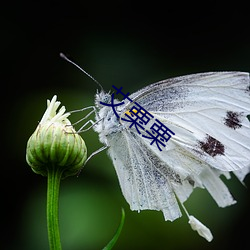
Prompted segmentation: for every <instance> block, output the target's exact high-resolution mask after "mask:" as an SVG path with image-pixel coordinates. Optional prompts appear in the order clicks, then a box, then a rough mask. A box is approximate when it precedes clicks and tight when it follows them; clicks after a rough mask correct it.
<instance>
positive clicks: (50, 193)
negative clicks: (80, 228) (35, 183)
mask: <svg viewBox="0 0 250 250" xmlns="http://www.w3.org/2000/svg"><path fill="white" fill-rule="evenodd" d="M62 172H63V171H62V170H61V169H60V167H58V166H56V167H55V166H54V167H52V168H51V167H49V168H48V185H47V228H48V239H49V246H50V250H61V249H62V247H61V240H60V231H59V212H58V207H59V206H58V203H59V188H60V180H61V176H62Z"/></svg>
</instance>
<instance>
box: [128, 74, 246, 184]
mask: <svg viewBox="0 0 250 250" xmlns="http://www.w3.org/2000/svg"><path fill="white" fill-rule="evenodd" d="M130 98H131V99H132V100H133V101H134V102H137V103H139V104H140V105H141V106H142V107H143V108H144V109H146V110H147V111H149V112H150V113H152V114H153V115H154V116H155V117H156V118H157V119H159V120H161V122H162V123H164V124H165V125H166V126H167V127H169V128H170V129H171V130H172V131H174V132H175V135H174V136H173V137H172V138H171V140H173V142H175V144H176V145H179V146H181V147H183V148H184V149H185V150H187V151H189V152H190V153H191V154H193V155H194V156H195V158H198V159H201V160H202V162H205V163H207V164H208V165H210V166H211V167H214V168H216V169H219V170H222V171H236V172H235V173H237V176H238V177H239V178H240V179H243V178H244V174H246V173H247V172H248V171H249V166H250V161H249V155H250V123H249V121H248V119H247V115H248V114H249V113H250V86H249V75H248V73H243V72H211V73H202V74H194V75H188V76H183V77H177V78H172V79H169V80H165V81H161V82H158V83H155V84H152V85H149V86H147V87H145V88H143V89H141V90H139V91H138V92H135V93H134V94H132V95H131V96H130ZM130 105H131V104H127V109H129V106H130ZM242 169H245V170H244V171H242Z"/></svg>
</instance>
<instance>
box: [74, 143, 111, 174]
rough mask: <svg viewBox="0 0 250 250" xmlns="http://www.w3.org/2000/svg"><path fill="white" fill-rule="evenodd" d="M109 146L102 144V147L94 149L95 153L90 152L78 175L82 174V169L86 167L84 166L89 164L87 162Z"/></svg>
mask: <svg viewBox="0 0 250 250" xmlns="http://www.w3.org/2000/svg"><path fill="white" fill-rule="evenodd" d="M107 148H108V146H102V147H101V148H99V149H97V150H96V151H94V152H93V153H91V154H90V156H89V157H88V158H87V160H86V161H85V162H84V164H83V166H82V167H81V169H80V170H79V172H78V173H77V176H79V175H80V173H81V171H82V169H83V168H84V166H85V165H86V164H87V162H88V161H89V160H90V159H91V158H92V157H93V156H94V155H96V154H98V153H100V152H102V151H103V150H105V149H107Z"/></svg>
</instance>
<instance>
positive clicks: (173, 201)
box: [84, 72, 250, 241]
mask: <svg viewBox="0 0 250 250" xmlns="http://www.w3.org/2000/svg"><path fill="white" fill-rule="evenodd" d="M84 73H86V72H84ZM94 80H95V79H94ZM98 84H99V83H98ZM116 90H117V91H116V93H121V88H120V89H116ZM114 97H115V93H112V94H111V93H107V92H105V91H104V90H103V88H102V87H101V91H97V94H96V96H95V107H94V112H95V121H91V123H92V126H93V129H94V131H96V132H97V133H98V134H99V140H100V142H101V143H103V144H104V147H103V148H101V149H100V150H98V151H96V152H99V151H101V150H102V149H104V148H105V149H106V148H107V152H108V155H109V156H110V158H111V160H112V162H113V165H114V167H115V170H116V173H117V176H118V179H119V183H120V187H121V191H122V193H123V195H124V197H125V199H126V201H127V202H128V203H129V205H130V208H131V210H137V211H141V210H146V209H149V210H160V211H162V212H163V215H164V218H165V220H166V221H168V220H169V221H174V220H175V219H177V218H179V217H181V216H182V213H181V208H180V207H182V208H183V209H184V211H185V213H186V214H187V216H188V218H189V223H190V225H191V227H192V229H194V230H196V231H197V232H198V233H199V234H200V235H201V236H202V237H204V238H205V239H207V240H208V241H211V240H212V238H213V236H212V233H211V232H210V230H209V229H208V228H207V227H206V226H205V225H203V224H202V223H201V222H200V221H199V220H197V219H196V218H195V217H194V216H192V215H189V213H188V211H187V210H186V208H185V206H184V204H183V203H184V202H185V201H186V200H187V199H188V198H189V196H190V194H191V193H192V192H193V190H194V189H195V188H197V187H199V188H203V189H206V190H207V191H208V192H209V193H210V195H211V196H212V198H213V199H214V200H215V202H216V203H217V204H218V206H219V207H226V206H229V205H232V204H234V203H235V202H236V201H235V200H234V198H233V197H232V195H231V194H230V192H229V190H228V188H227V186H226V185H225V183H224V182H223V181H222V179H221V178H220V177H221V176H222V175H224V176H225V177H226V178H228V179H229V178H230V175H231V174H234V175H235V176H236V177H237V178H238V179H239V181H240V182H243V180H244V178H245V176H246V175H247V174H248V173H249V172H250V157H249V156H250V122H249V120H248V115H249V114H250V83H249V74H248V73H245V72H207V73H197V74H191V75H185V76H180V77H175V78H170V79H167V80H163V81H159V82H156V83H153V84H151V85H148V86H146V87H144V88H142V89H140V90H138V91H137V92H135V93H133V94H131V95H128V94H126V95H125V94H124V95H123V97H124V98H123V101H122V102H121V101H119V100H117V99H114ZM138 106H139V107H140V108H141V109H138ZM136 108H137V109H136ZM139 114H140V116H139ZM146 115H147V116H146ZM149 116H150V118H151V125H150V122H148V123H147V122H146V120H145V118H149ZM129 118H131V119H133V121H135V119H134V118H136V119H137V121H138V122H137V123H131V122H128V121H129ZM130 121H131V120H130ZM147 121H148V120H147ZM143 122H144V123H143ZM142 124H143V125H145V127H144V128H142V126H141V125H142ZM132 125H135V126H132ZM136 125H137V126H136ZM156 125H157V126H158V127H157V126H156ZM156 128H158V130H157V129H156ZM163 128H164V129H165V130H164V129H163ZM166 128H167V129H168V130H170V131H171V132H172V133H171V138H168V139H167V140H165V141H164V139H166V137H165V136H166V135H167V132H166V131H167V130H166ZM156 132H158V134H157V133H156ZM160 132H161V133H160ZM153 133H154V137H150V136H149V134H151V135H152V134H153ZM150 138H151V139H150ZM152 138H153V139H152ZM155 139H157V140H155ZM153 142H154V143H153ZM163 142H164V143H163ZM91 156H92V155H91Z"/></svg>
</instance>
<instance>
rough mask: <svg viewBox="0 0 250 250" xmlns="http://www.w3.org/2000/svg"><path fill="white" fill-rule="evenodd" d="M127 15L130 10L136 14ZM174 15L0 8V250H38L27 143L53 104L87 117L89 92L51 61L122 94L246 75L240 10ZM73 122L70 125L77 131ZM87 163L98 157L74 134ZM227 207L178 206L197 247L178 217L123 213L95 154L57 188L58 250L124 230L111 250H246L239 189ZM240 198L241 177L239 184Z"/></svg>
mask: <svg viewBox="0 0 250 250" xmlns="http://www.w3.org/2000/svg"><path fill="white" fill-rule="evenodd" d="M137 4H138V5H137ZM227 4H228V5H227V6H226V7H225V6H218V3H217V4H215V3H213V2H209V5H206V4H205V3H204V5H202V6H191V5H190V3H189V4H186V5H185V6H183V5H181V4H180V3H177V4H176V6H174V4H173V3H171V5H170V3H169V2H166V3H164V2H161V4H160V3H157V2H155V1H154V2H142V3H139V2H138V3H137V2H134V1H133V2H132V1H113V2H106V1H105V2H93V1H92V2H81V3H79V2H75V1H66V2H59V1H47V2H46V1H42V2H40V3H38V2H24V1H19V2H10V3H9V4H8V3H2V7H1V20H0V21H1V52H2V53H1V54H2V55H1V75H2V76H3V77H1V82H2V85H1V86H2V98H1V102H2V103H1V104H2V106H1V107H2V122H1V125H2V129H1V131H2V134H3V137H2V138H3V140H2V150H1V153H2V159H3V163H2V170H3V172H2V189H1V190H2V192H1V193H2V197H3V200H2V201H3V202H2V203H1V204H2V205H1V206H2V209H1V211H2V223H1V224H2V227H1V229H2V230H1V232H2V233H1V237H2V239H1V245H2V246H3V247H1V249H11V250H12V249H25V250H33V249H36V250H46V249H48V241H47V231H46V214H45V212H46V210H45V207H46V178H44V177H42V176H38V175H36V174H34V173H33V172H32V171H31V169H30V168H29V166H28V165H27V163H26V161H25V151H26V143H27V140H28V138H29V136H30V135H31V134H32V133H33V131H34V130H35V128H36V126H37V124H38V121H39V120H40V119H41V116H42V115H43V113H44V111H45V108H46V99H51V98H52V96H53V95H54V94H57V95H58V99H59V100H60V101H61V102H62V103H63V105H65V106H66V108H67V110H74V109H79V108H82V107H86V106H90V105H93V101H94V94H95V93H96V89H97V85H96V84H95V83H94V82H93V81H92V80H91V79H89V78H88V77H87V76H85V75H84V74H82V73H81V72H80V71H79V70H77V69H76V68H75V67H73V66H72V65H70V64H68V63H66V62H65V61H64V60H62V59H61V58H60V57H59V53H60V52H64V53H65V54H67V55H69V56H70V57H71V58H72V59H73V60H74V61H75V62H76V63H77V64H79V65H80V66H81V67H83V68H84V69H85V70H86V71H87V72H88V73H90V74H91V75H93V76H94V77H95V78H96V79H97V80H98V81H99V82H101V83H102V85H103V87H104V89H105V90H107V91H108V90H110V89H111V88H112V84H114V85H115V86H117V87H120V86H123V87H124V89H126V90H127V91H129V92H130V93H132V92H133V91H136V90H137V89H139V88H141V87H143V86H146V85H147V84H150V83H153V82H156V81H159V80H163V79H166V78H169V77H173V76H179V75H183V74H191V73H196V72H205V71H219V70H239V71H249V69H250V59H249V58H250V57H249V56H250V43H249V42H250V41H249V40H250V39H249V35H248V33H249V18H248V13H247V8H244V6H242V5H235V3H233V4H232V6H230V5H229V3H227ZM82 115H83V114H75V115H73V116H72V117H71V120H72V121H77V120H78V119H79V117H81V116H82ZM82 136H83V138H84V140H85V142H86V144H87V147H88V152H89V154H90V153H91V152H93V151H95V150H96V149H98V148H100V147H101V146H102V145H101V144H100V143H99V142H98V138H97V135H96V134H95V133H94V132H93V131H88V132H86V133H84V134H82ZM226 183H227V185H228V186H229V188H230V190H231V192H232V194H233V195H234V197H235V198H236V199H237V201H238V202H237V204H236V205H234V206H231V207H228V208H224V209H222V208H218V207H217V205H216V204H215V202H214V201H213V199H212V198H211V197H210V196H209V194H208V193H207V192H206V191H205V190H196V191H195V192H194V193H193V194H192V195H191V197H190V199H189V200H188V201H187V202H186V207H187V208H188V211H189V212H190V214H193V215H194V216H196V217H197V218H198V219H199V220H201V221H202V222H203V223H204V224H205V225H207V226H208V227H209V228H210V229H211V231H212V233H213V235H214V240H213V241H212V242H211V243H208V242H206V241H205V240H204V239H203V238H201V237H199V236H198V234H197V233H196V232H194V231H192V230H191V228H190V226H189V225H188V223H187V218H186V217H185V216H183V217H181V218H180V219H178V220H176V221H174V222H172V223H171V222H165V221H164V218H163V215H162V213H161V212H157V211H142V212H141V213H139V214H138V213H137V212H132V211H130V209H129V206H128V204H127V203H126V201H125V200H124V198H123V196H122V194H121V191H120V187H119V184H118V180H117V177H116V173H115V171H114V168H113V166H112V163H111V161H110V160H109V158H108V157H107V155H106V152H102V153H100V154H98V155H96V156H95V157H94V158H92V159H91V160H90V161H89V162H88V164H87V165H86V166H85V168H84V170H83V171H82V173H81V175H80V176H79V177H78V178H77V177H69V178H67V179H65V180H63V181H62V183H61V190H60V229H61V237H62V246H63V249H64V250H83V249H87V250H92V249H93V250H95V249H102V247H103V246H105V245H106V243H107V242H108V241H109V240H110V239H111V237H112V236H113V234H114V232H115V230H116V228H117V227H118V224H119V221H120V217H121V207H123V208H124V209H125V212H126V219H125V225H124V228H123V231H122V234H121V236H120V238H119V240H118V242H117V244H116V246H115V248H114V249H175V250H178V249H192V250H195V249H221V248H224V249H226V248H229V247H230V246H231V245H236V246H237V247H238V249H248V247H247V243H248V237H249V232H250V230H249V222H250V221H249V220H250V216H249V208H250V206H249V196H250V195H249V188H246V187H244V186H243V185H241V184H240V183H239V182H238V181H237V180H236V178H234V177H233V178H232V179H231V180H226ZM245 183H246V186H248V187H249V186H250V177H249V176H248V177H247V178H246V181H245Z"/></svg>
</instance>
